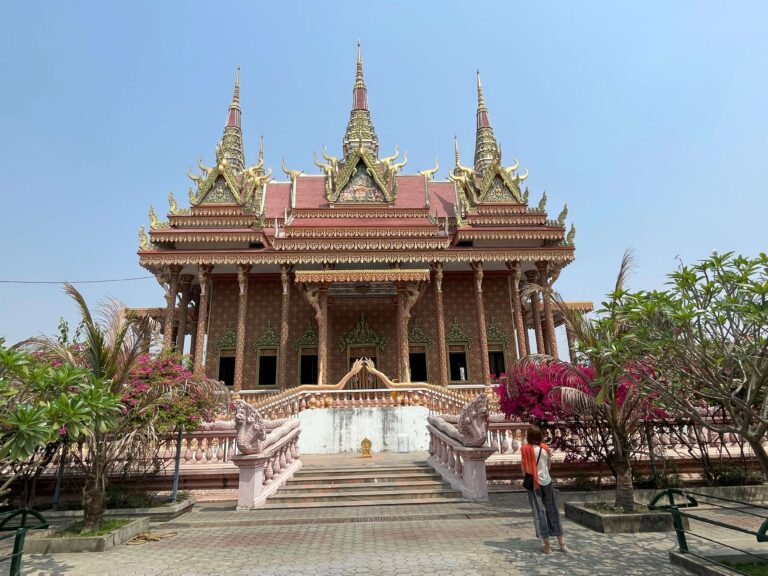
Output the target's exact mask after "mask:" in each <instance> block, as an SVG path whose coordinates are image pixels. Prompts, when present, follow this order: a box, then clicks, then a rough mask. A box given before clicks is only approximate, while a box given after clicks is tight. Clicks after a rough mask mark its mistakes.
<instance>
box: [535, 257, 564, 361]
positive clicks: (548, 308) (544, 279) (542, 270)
mask: <svg viewBox="0 0 768 576" xmlns="http://www.w3.org/2000/svg"><path fill="white" fill-rule="evenodd" d="M549 264H550V263H549V262H536V267H537V268H538V269H539V280H540V281H541V286H542V287H543V288H544V291H543V292H542V294H541V297H542V298H543V299H544V324H545V326H546V327H547V341H548V344H549V355H550V356H554V357H555V358H559V355H558V351H557V334H556V333H555V319H554V316H553V314H552V284H554V282H555V280H556V279H557V274H551V273H550V271H549V270H550V265H549Z"/></svg>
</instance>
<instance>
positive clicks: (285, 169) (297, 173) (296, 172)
mask: <svg viewBox="0 0 768 576" xmlns="http://www.w3.org/2000/svg"><path fill="white" fill-rule="evenodd" d="M283 172H284V173H285V175H286V176H288V177H289V178H290V179H291V180H295V179H296V178H298V177H299V176H300V175H301V174H304V171H303V170H291V169H290V168H288V166H286V165H285V158H283Z"/></svg>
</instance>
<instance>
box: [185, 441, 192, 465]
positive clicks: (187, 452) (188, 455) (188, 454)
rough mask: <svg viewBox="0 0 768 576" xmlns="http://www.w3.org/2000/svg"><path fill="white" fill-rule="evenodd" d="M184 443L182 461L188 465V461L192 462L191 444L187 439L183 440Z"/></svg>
mask: <svg viewBox="0 0 768 576" xmlns="http://www.w3.org/2000/svg"><path fill="white" fill-rule="evenodd" d="M183 442H184V448H185V450H184V460H186V461H187V463H189V461H190V460H192V443H191V442H190V440H189V438H185V439H184V440H183Z"/></svg>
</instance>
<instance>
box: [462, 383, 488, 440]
mask: <svg viewBox="0 0 768 576" xmlns="http://www.w3.org/2000/svg"><path fill="white" fill-rule="evenodd" d="M458 429H459V434H461V438H462V442H463V443H464V445H465V446H472V447H473V448H477V447H479V446H482V445H483V444H485V441H486V439H487V438H488V396H487V395H486V394H484V393H483V394H480V395H479V396H478V397H477V398H475V399H474V400H472V402H470V403H468V404H466V405H465V406H464V408H462V409H461V412H460V413H459V423H458Z"/></svg>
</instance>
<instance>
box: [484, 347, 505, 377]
mask: <svg viewBox="0 0 768 576" xmlns="http://www.w3.org/2000/svg"><path fill="white" fill-rule="evenodd" d="M488 366H490V368H491V375H492V376H494V377H496V378H498V377H499V376H501V375H502V374H504V372H506V368H505V367H504V352H502V351H501V350H491V351H490V352H488Z"/></svg>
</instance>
